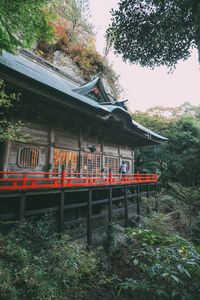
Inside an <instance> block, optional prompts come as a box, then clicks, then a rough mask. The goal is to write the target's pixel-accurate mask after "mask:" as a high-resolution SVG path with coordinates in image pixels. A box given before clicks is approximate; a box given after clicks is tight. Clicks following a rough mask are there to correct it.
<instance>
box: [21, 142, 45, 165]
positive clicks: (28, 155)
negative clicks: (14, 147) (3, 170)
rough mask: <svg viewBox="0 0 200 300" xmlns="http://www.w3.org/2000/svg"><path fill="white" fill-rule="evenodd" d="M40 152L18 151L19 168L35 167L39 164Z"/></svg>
mask: <svg viewBox="0 0 200 300" xmlns="http://www.w3.org/2000/svg"><path fill="white" fill-rule="evenodd" d="M39 156H40V152H39V150H38V149H37V148H30V147H23V148H20V149H19V156H18V164H19V166H20V167H36V166H37V165H38V164H39Z"/></svg>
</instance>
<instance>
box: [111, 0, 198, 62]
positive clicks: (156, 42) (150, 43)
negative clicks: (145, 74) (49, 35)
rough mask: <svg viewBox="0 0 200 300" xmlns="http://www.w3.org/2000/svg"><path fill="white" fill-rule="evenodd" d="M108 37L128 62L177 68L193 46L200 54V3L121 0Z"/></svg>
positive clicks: (170, 0)
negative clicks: (175, 66)
mask: <svg viewBox="0 0 200 300" xmlns="http://www.w3.org/2000/svg"><path fill="white" fill-rule="evenodd" d="M112 16H113V18H112V24H111V26H110V28H109V29H108V35H109V38H110V39H111V41H112V42H113V44H114V48H115V50H116V52H117V53H119V54H122V57H123V59H124V60H128V61H129V62H133V63H138V64H140V65H142V66H148V67H154V66H160V65H167V66H174V65H175V64H176V63H177V61H178V60H179V59H187V58H188V57H189V56H190V50H191V48H192V47H196V48H198V50H199V52H200V3H199V1H198V0H182V1H177V0H151V1H149V0H145V1H140V0H121V1H120V3H119V8H118V9H117V10H112Z"/></svg>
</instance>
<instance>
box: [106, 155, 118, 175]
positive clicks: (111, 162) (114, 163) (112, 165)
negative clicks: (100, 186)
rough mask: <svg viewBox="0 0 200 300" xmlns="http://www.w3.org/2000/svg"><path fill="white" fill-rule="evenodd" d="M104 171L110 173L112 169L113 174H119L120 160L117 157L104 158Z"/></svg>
mask: <svg viewBox="0 0 200 300" xmlns="http://www.w3.org/2000/svg"><path fill="white" fill-rule="evenodd" d="M104 169H105V172H108V171H109V169H111V171H112V173H114V174H118V173H119V159H118V158H117V157H111V156H105V157H104Z"/></svg>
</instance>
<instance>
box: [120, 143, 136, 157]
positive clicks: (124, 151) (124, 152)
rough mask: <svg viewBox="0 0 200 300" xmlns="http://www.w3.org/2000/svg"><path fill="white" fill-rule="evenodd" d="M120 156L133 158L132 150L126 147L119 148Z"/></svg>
mask: <svg viewBox="0 0 200 300" xmlns="http://www.w3.org/2000/svg"><path fill="white" fill-rule="evenodd" d="M120 155H121V156H122V157H123V156H124V157H133V152H132V149H131V148H130V147H128V146H120Z"/></svg>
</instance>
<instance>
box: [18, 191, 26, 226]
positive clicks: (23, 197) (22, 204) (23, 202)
mask: <svg viewBox="0 0 200 300" xmlns="http://www.w3.org/2000/svg"><path fill="white" fill-rule="evenodd" d="M19 205H20V207H19V219H20V221H22V220H23V219H24V217H25V210H26V191H22V192H21V194H20V204H19Z"/></svg>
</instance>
